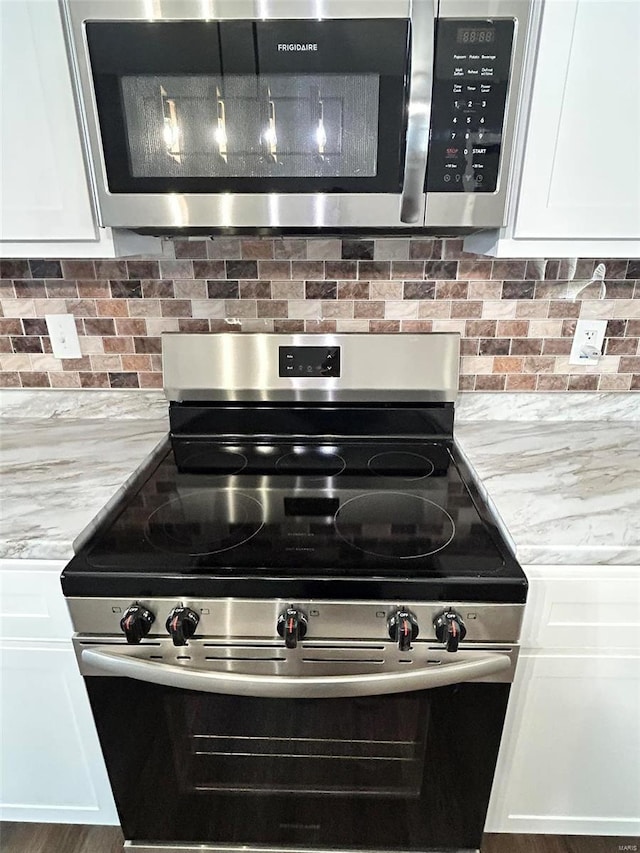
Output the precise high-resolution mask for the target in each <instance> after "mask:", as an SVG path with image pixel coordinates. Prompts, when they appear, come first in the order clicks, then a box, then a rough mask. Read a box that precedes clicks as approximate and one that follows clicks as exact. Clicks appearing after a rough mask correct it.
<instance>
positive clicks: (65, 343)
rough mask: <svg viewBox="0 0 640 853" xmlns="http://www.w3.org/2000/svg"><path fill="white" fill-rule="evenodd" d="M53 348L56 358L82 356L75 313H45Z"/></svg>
mask: <svg viewBox="0 0 640 853" xmlns="http://www.w3.org/2000/svg"><path fill="white" fill-rule="evenodd" d="M44 319H45V322H46V324H47V331H48V332H49V337H50V338H51V349H52V350H53V354H54V356H55V357H56V358H82V352H81V351H80V341H79V340H78V331H77V329H76V320H75V317H74V316H73V314H45V316H44Z"/></svg>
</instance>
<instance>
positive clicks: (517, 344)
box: [511, 338, 542, 355]
mask: <svg viewBox="0 0 640 853" xmlns="http://www.w3.org/2000/svg"><path fill="white" fill-rule="evenodd" d="M511 355H542V338H514V339H513V340H512V341H511Z"/></svg>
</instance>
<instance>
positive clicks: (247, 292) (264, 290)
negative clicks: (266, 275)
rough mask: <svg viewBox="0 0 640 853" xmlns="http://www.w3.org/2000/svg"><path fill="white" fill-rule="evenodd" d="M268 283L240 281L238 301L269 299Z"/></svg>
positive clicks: (269, 289) (269, 285) (269, 283)
mask: <svg viewBox="0 0 640 853" xmlns="http://www.w3.org/2000/svg"><path fill="white" fill-rule="evenodd" d="M270 298H271V282H270V281H241V282H240V299H270Z"/></svg>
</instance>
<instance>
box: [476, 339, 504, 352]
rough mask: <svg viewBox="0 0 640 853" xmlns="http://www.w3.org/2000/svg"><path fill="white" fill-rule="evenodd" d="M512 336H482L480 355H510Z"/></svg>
mask: <svg viewBox="0 0 640 853" xmlns="http://www.w3.org/2000/svg"><path fill="white" fill-rule="evenodd" d="M510 348H511V339H510V338H480V343H479V346H478V354H479V355H509V350H510Z"/></svg>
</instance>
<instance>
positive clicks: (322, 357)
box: [278, 346, 340, 379]
mask: <svg viewBox="0 0 640 853" xmlns="http://www.w3.org/2000/svg"><path fill="white" fill-rule="evenodd" d="M279 350H280V353H279V359H278V361H279V365H278V366H279V375H280V376H281V377H282V378H285V377H286V378H288V379H296V378H297V379H301V378H305V377H306V378H308V379H310V378H313V377H322V378H325V377H331V376H340V347H304V346H301V347H279Z"/></svg>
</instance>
